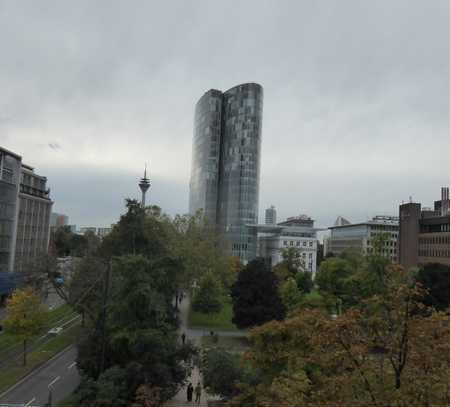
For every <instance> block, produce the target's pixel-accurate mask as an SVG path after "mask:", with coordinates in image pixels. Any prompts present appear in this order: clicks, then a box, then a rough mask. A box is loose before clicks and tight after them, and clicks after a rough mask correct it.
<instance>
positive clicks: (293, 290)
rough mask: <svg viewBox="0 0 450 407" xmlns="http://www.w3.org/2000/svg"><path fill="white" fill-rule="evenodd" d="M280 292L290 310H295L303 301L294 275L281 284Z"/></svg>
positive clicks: (282, 299) (284, 303)
mask: <svg viewBox="0 0 450 407" xmlns="http://www.w3.org/2000/svg"><path fill="white" fill-rule="evenodd" d="M279 294H280V298H281V301H282V302H283V305H284V306H285V308H286V310H287V311H288V312H291V311H294V310H295V309H296V308H297V307H298V306H299V305H300V304H301V302H302V297H303V296H302V293H301V291H300V290H299V289H298V286H297V282H296V281H295V280H294V279H293V278H292V277H290V278H288V279H287V280H286V281H285V282H284V283H282V284H281V286H280V288H279Z"/></svg>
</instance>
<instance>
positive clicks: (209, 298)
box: [192, 271, 223, 314]
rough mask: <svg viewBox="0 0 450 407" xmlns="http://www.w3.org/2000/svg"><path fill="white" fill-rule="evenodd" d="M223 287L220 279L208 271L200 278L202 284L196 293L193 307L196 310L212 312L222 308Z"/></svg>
mask: <svg viewBox="0 0 450 407" xmlns="http://www.w3.org/2000/svg"><path fill="white" fill-rule="evenodd" d="M222 296H223V289H222V287H221V284H220V281H219V279H218V278H217V277H216V276H215V275H214V274H213V273H212V272H211V271H209V272H207V273H206V274H205V275H204V276H203V277H202V278H201V280H200V285H199V287H198V289H197V290H196V292H195V293H194V299H193V301H192V308H193V309H194V310H195V311H199V312H203V313H206V314H212V313H215V312H220V310H221V309H222Z"/></svg>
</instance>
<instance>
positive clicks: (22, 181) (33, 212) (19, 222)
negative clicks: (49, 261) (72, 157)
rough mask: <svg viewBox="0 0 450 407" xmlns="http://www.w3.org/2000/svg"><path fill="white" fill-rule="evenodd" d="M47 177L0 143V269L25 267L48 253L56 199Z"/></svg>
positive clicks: (14, 269)
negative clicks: (52, 208) (52, 212)
mask: <svg viewBox="0 0 450 407" xmlns="http://www.w3.org/2000/svg"><path fill="white" fill-rule="evenodd" d="M46 182H47V179H46V178H45V177H42V176H40V175H37V174H36V173H35V172H34V169H33V168H32V167H30V166H28V165H25V164H23V163H22V157H20V156H19V155H17V154H15V153H12V152H11V151H8V150H6V149H4V148H1V147H0V271H9V272H12V271H16V272H20V271H23V269H24V267H26V265H27V264H29V263H30V262H32V261H33V259H35V258H36V257H37V256H39V255H41V254H44V253H47V249H48V241H49V231H50V230H49V229H50V212H51V207H52V204H53V202H52V201H51V200H50V197H49V190H47V188H46Z"/></svg>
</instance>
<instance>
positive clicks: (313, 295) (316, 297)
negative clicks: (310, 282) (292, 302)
mask: <svg viewBox="0 0 450 407" xmlns="http://www.w3.org/2000/svg"><path fill="white" fill-rule="evenodd" d="M305 300H307V301H320V300H323V296H322V295H321V294H320V293H319V291H318V290H312V291H311V292H310V293H308V294H305Z"/></svg>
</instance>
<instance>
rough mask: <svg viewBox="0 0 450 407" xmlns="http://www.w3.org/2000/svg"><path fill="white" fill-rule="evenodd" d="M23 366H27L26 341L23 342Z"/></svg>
mask: <svg viewBox="0 0 450 407" xmlns="http://www.w3.org/2000/svg"><path fill="white" fill-rule="evenodd" d="M23 365H24V366H26V365H27V340H26V339H24V340H23Z"/></svg>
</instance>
